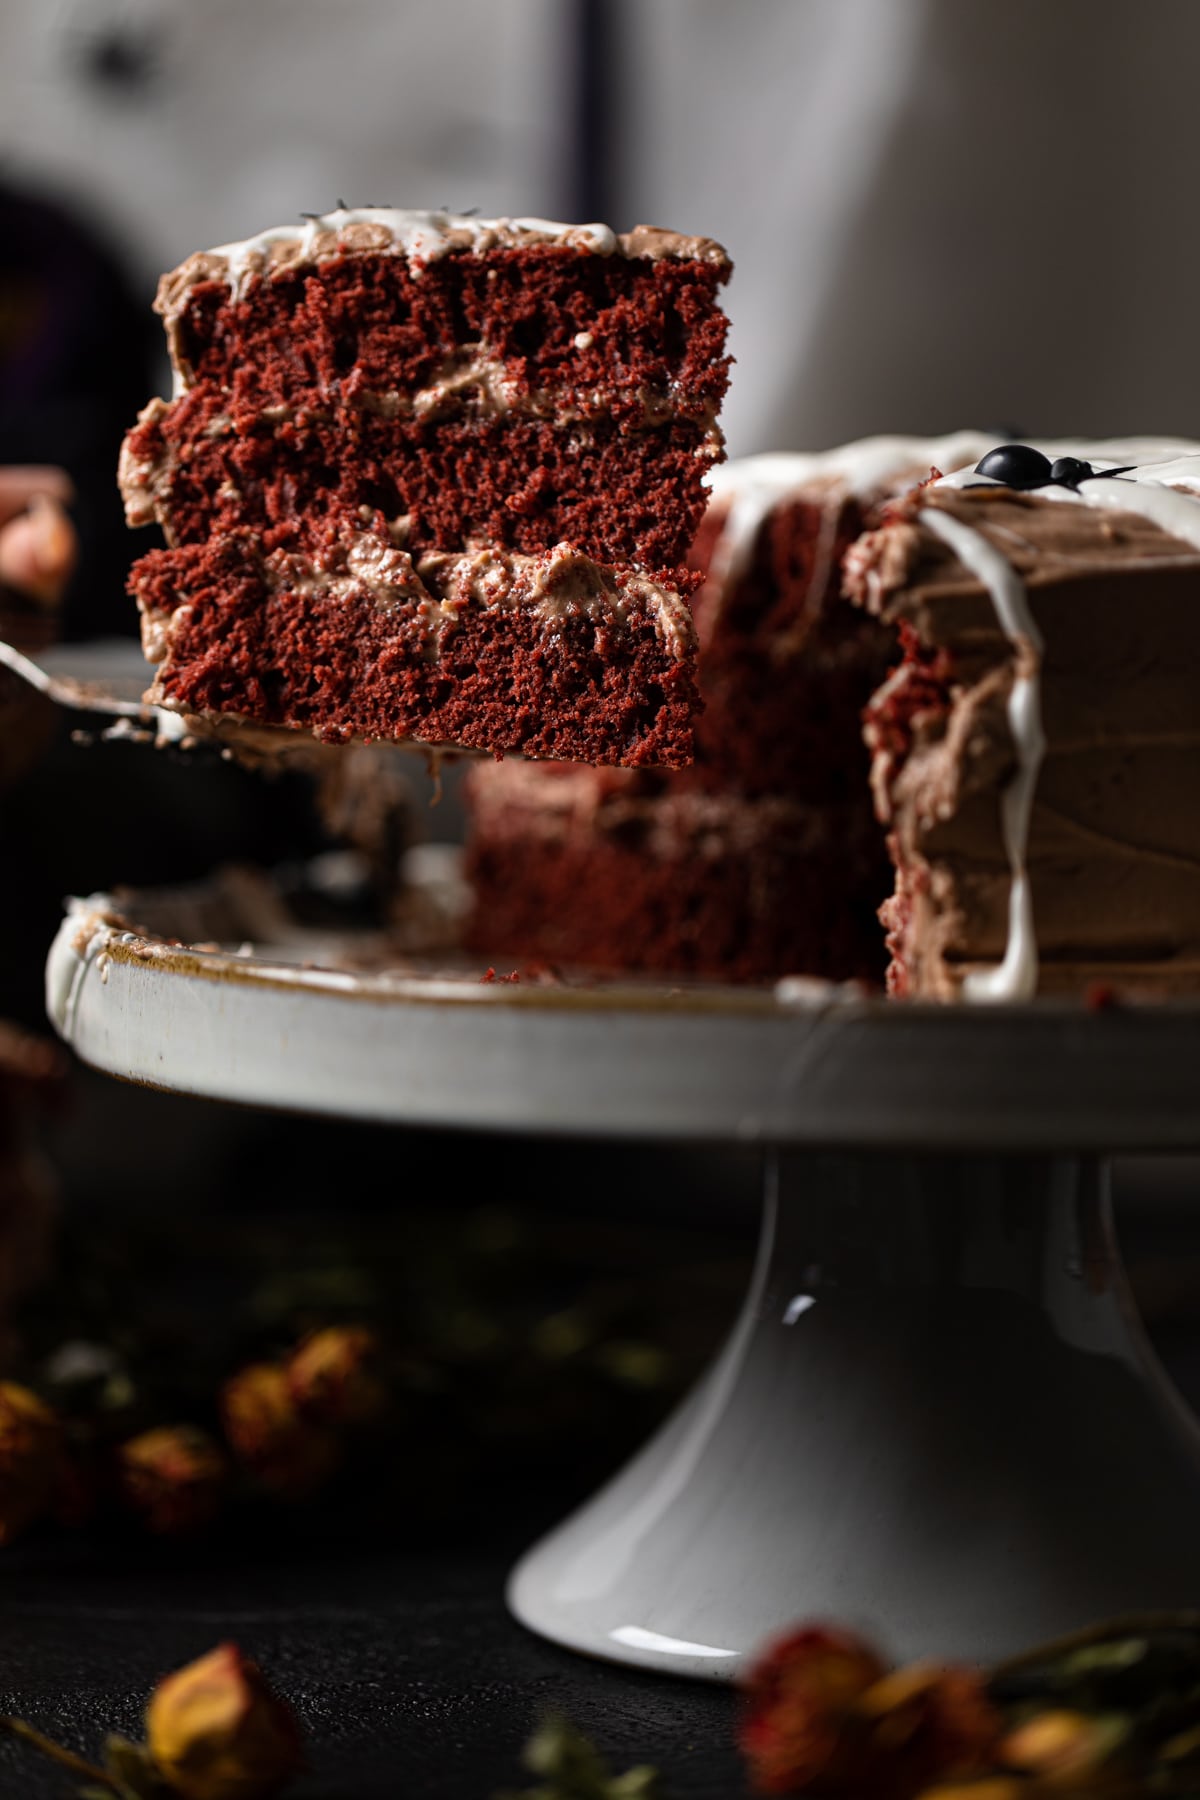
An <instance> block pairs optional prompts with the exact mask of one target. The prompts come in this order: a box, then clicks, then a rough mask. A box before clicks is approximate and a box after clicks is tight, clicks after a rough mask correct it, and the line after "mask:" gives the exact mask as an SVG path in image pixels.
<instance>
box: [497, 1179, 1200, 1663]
mask: <svg viewBox="0 0 1200 1800" xmlns="http://www.w3.org/2000/svg"><path fill="white" fill-rule="evenodd" d="M766 1185H767V1192H766V1206H765V1221H764V1227H763V1234H762V1241H761V1245H760V1249H759V1255H758V1260H757V1264H756V1267H755V1271H754V1276H753V1279H752V1282H751V1285H750V1292H749V1294H748V1296H747V1299H746V1302H745V1305H744V1307H743V1310H742V1313H741V1316H740V1318H739V1320H738V1322H737V1324H736V1326H735V1328H734V1330H733V1332H732V1334H731V1336H730V1338H729V1341H728V1343H727V1344H726V1346H725V1349H724V1350H723V1352H722V1353H721V1355H720V1356H719V1357H718V1359H717V1361H716V1362H715V1364H714V1365H713V1366H712V1368H711V1369H710V1370H709V1372H708V1374H707V1375H706V1376H705V1378H704V1379H703V1380H702V1381H701V1383H700V1384H699V1386H698V1387H697V1388H696V1390H695V1391H694V1392H693V1393H692V1395H691V1396H690V1398H689V1399H688V1400H687V1401H686V1402H685V1403H684V1404H683V1406H682V1407H681V1408H680V1409H679V1411H678V1412H677V1413H676V1414H675V1415H674V1417H673V1418H672V1419H671V1420H670V1421H669V1422H668V1423H667V1424H666V1426H665V1427H664V1428H663V1429H662V1430H661V1431H660V1432H659V1433H658V1435H657V1436H656V1437H655V1438H654V1439H653V1440H652V1442H651V1443H650V1444H649V1445H648V1446H647V1447H646V1448H645V1449H644V1450H643V1451H642V1452H641V1454H640V1455H638V1456H637V1457H636V1458H635V1459H634V1460H633V1461H632V1462H631V1463H630V1464H629V1465H628V1466H627V1467H626V1468H625V1469H624V1470H623V1471H622V1473H621V1474H619V1475H618V1476H617V1477H616V1479H615V1480H614V1481H612V1482H611V1483H610V1484H609V1485H608V1486H607V1487H605V1488H604V1489H603V1490H602V1491H601V1492H600V1493H599V1494H598V1495H597V1496H596V1497H595V1498H594V1499H593V1500H591V1501H590V1502H589V1503H588V1504H587V1505H585V1506H584V1507H583V1508H582V1509H581V1510H580V1511H579V1512H578V1513H576V1514H575V1515H574V1516H573V1517H572V1518H570V1519H569V1520H568V1521H567V1522H566V1523H565V1524H563V1525H562V1526H560V1527H559V1528H558V1529H557V1530H556V1531H554V1532H553V1533H552V1534H551V1535H550V1536H548V1537H547V1538H545V1539H544V1540H543V1541H542V1542H541V1543H540V1544H538V1545H537V1546H536V1547H535V1548H534V1549H533V1550H531V1551H530V1552H529V1553H528V1555H527V1556H526V1557H525V1558H524V1559H523V1560H522V1562H521V1563H520V1565H519V1566H518V1568H517V1569H516V1571H515V1573H514V1575H513V1577H512V1580H511V1584H510V1589H509V1599H510V1604H511V1606H512V1608H513V1610H514V1611H515V1613H516V1614H517V1616H518V1618H519V1619H521V1620H522V1621H523V1622H524V1623H525V1624H526V1625H528V1626H530V1627H532V1628H533V1629H534V1630H535V1631H538V1632H540V1633H542V1634H543V1635H544V1636H546V1637H549V1638H552V1639H555V1640H557V1641H558V1642H560V1643H564V1644H567V1645H570V1646H571V1647H573V1648H575V1649H577V1650H583V1651H587V1652H590V1653H592V1654H595V1655H599V1656H605V1657H610V1658H616V1659H618V1660H621V1661H625V1662H631V1663H638V1664H642V1665H645V1666H650V1667H656V1668H661V1669H665V1670H673V1671H675V1672H677V1673H680V1674H686V1675H690V1676H700V1677H706V1678H710V1679H718V1680H719V1679H729V1678H732V1677H734V1676H736V1675H737V1673H738V1672H739V1670H740V1669H741V1668H742V1667H743V1666H744V1659H745V1658H746V1657H747V1655H753V1653H754V1652H755V1651H756V1650H757V1649H758V1648H759V1647H760V1646H761V1645H762V1644H763V1642H764V1640H766V1639H768V1638H769V1637H770V1636H771V1635H772V1633H775V1632H778V1631H780V1630H781V1629H785V1628H787V1627H788V1626H789V1625H791V1624H794V1623H795V1622H797V1621H801V1620H812V1619H821V1618H825V1619H835V1620H838V1621H841V1622H843V1623H849V1624H852V1625H856V1626H858V1627H859V1628H861V1629H863V1630H864V1631H866V1632H868V1633H870V1634H872V1635H873V1636H875V1637H876V1638H877V1639H878V1640H879V1641H880V1642H881V1643H882V1644H883V1645H884V1647H885V1648H886V1649H888V1650H890V1651H891V1652H892V1653H894V1654H896V1655H898V1656H903V1657H911V1656H920V1655H924V1654H935V1655H937V1656H941V1657H961V1658H966V1659H972V1660H973V1659H990V1658H994V1657H999V1656H1002V1655H1005V1654H1010V1653H1012V1652H1015V1651H1017V1650H1018V1649H1020V1648H1022V1647H1024V1646H1027V1645H1029V1644H1030V1643H1032V1642H1034V1641H1037V1640H1038V1639H1041V1638H1045V1637H1051V1636H1055V1635H1058V1634H1059V1633H1062V1632H1065V1631H1067V1630H1070V1629H1073V1628H1075V1627H1078V1626H1080V1625H1083V1624H1087V1623H1089V1622H1091V1621H1093V1620H1096V1619H1099V1618H1102V1617H1105V1616H1109V1615H1113V1614H1116V1613H1119V1612H1123V1611H1128V1610H1134V1609H1137V1610H1140V1609H1146V1608H1155V1607H1180V1606H1186V1605H1189V1604H1195V1603H1197V1602H1198V1601H1200V1430H1198V1428H1197V1426H1196V1425H1195V1423H1194V1422H1193V1420H1192V1417H1191V1414H1190V1413H1189V1412H1188V1410H1187V1409H1186V1407H1185V1406H1184V1404H1183V1403H1182V1401H1181V1400H1180V1399H1179V1397H1178V1396H1177V1394H1176V1392H1175V1390H1174V1389H1173V1388H1172V1386H1171V1384H1170V1382H1169V1381H1168V1379H1167V1377H1166V1376H1165V1375H1164V1373H1163V1371H1162V1370H1161V1368H1160V1366H1159V1365H1158V1363H1157V1361H1156V1359H1155V1357H1154V1354H1153V1352H1152V1350H1151V1349H1150V1347H1149V1345H1148V1343H1147V1341H1146V1338H1145V1336H1144V1333H1143V1331H1142V1328H1141V1325H1140V1323H1139V1321H1138V1318H1137V1315H1136V1312H1135V1310H1134V1308H1133V1305H1132V1303H1131V1300H1130V1297H1129V1293H1128V1290H1127V1286H1126V1282H1125V1277H1124V1273H1123V1270H1122V1267H1121V1262H1120V1257H1119V1253H1118V1250H1117V1247H1116V1242H1115V1238H1114V1234H1113V1229H1112V1222H1111V1216H1110V1209H1109V1203H1108V1196H1107V1187H1106V1169H1105V1165H1104V1164H1103V1163H1102V1162H1101V1161H1099V1160H1098V1159H1094V1158H1093V1159H1089V1158H1081V1157H1065V1156H1057V1157H1051V1156H1038V1157H1031V1156H1009V1157H1001V1156H990V1157H983V1156H955V1155H928V1156H919V1157H917V1156H909V1157H903V1156H893V1155H888V1154H882V1153H864V1154H849V1153H838V1154H835V1153H817V1152H811V1151H799V1150H797V1151H782V1152H776V1153H773V1154H772V1155H771V1156H770V1158H769V1161H768V1167H767V1184H766Z"/></svg>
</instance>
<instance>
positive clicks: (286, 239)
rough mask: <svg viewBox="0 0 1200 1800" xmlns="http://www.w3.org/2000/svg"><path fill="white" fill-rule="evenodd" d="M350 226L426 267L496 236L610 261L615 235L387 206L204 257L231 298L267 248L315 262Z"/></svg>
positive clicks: (285, 228) (604, 229)
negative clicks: (296, 250)
mask: <svg viewBox="0 0 1200 1800" xmlns="http://www.w3.org/2000/svg"><path fill="white" fill-rule="evenodd" d="M352 225H370V226H375V227H376V228H377V229H378V230H379V231H380V232H381V233H386V235H387V237H388V239H389V240H390V245H389V246H388V248H390V251H391V253H392V254H394V255H397V256H407V257H408V258H409V259H410V260H412V261H414V262H431V261H433V260H434V258H436V257H438V256H442V255H444V254H445V252H446V251H447V250H449V249H450V248H451V247H452V246H453V245H457V244H462V243H463V242H464V240H465V241H466V242H467V243H468V244H469V245H470V247H471V248H472V249H482V248H484V247H485V246H486V245H487V244H488V243H489V242H491V241H492V240H493V239H494V238H495V237H496V236H498V235H501V236H503V235H507V234H509V233H510V232H522V233H528V234H529V235H530V236H531V237H535V238H538V239H539V240H542V241H546V242H551V243H556V242H562V241H564V240H565V239H566V238H568V237H569V238H570V240H571V242H572V243H575V244H579V245H581V246H586V247H588V248H589V249H591V250H594V251H595V252H596V254H597V255H598V256H611V255H612V254H613V252H614V251H615V250H616V249H617V235H616V233H615V232H614V231H613V230H612V229H611V228H610V227H609V226H607V225H599V224H591V225H567V224H563V223H561V222H560V221H559V220H556V219H534V218H525V219H477V218H475V217H474V215H473V214H470V213H448V212H419V211H413V210H410V209H407V208H401V207H391V206H358V207H347V206H341V207H337V208H335V210H334V211H333V212H329V213H310V214H308V215H307V216H306V218H305V220H304V223H303V225H274V226H272V227H270V229H268V230H267V231H260V232H259V233H258V234H257V236H255V237H249V238H243V239H242V240H241V241H240V242H239V243H234V244H217V245H216V246H215V247H214V248H213V249H212V250H211V251H210V252H209V254H210V255H211V256H223V257H224V258H225V259H226V261H227V262H228V264H229V280H230V286H231V287H232V288H233V291H234V293H235V295H236V294H238V293H240V291H241V288H242V286H243V284H244V282H245V280H246V277H247V275H248V274H250V273H251V271H252V270H253V269H254V267H255V266H256V264H257V263H258V262H259V261H260V260H261V259H262V258H263V257H265V256H266V255H267V253H268V251H269V250H270V247H271V245H272V244H291V243H295V244H298V245H299V247H300V259H301V261H310V260H315V258H316V255H317V249H318V239H320V238H321V237H323V236H324V235H325V234H327V233H330V232H332V233H334V234H335V236H337V237H340V236H341V235H342V233H343V232H345V231H346V230H348V229H349V227H350V226H352Z"/></svg>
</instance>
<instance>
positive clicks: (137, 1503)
mask: <svg viewBox="0 0 1200 1800" xmlns="http://www.w3.org/2000/svg"><path fill="white" fill-rule="evenodd" d="M227 1476H228V1464H227V1461H226V1458H225V1455H224V1453H223V1451H222V1450H221V1447H220V1445H219V1444H217V1443H215V1442H214V1441H213V1439H212V1438H211V1437H210V1436H209V1435H208V1433H207V1432H206V1431H201V1430H199V1428H198V1427H196V1426H194V1425H162V1426H159V1427H158V1428H157V1429H156V1430H154V1431H143V1432H142V1433H141V1434H140V1436H138V1437H135V1438H130V1439H129V1441H128V1443H125V1444H122V1445H121V1448H120V1449H119V1450H118V1452H117V1483H118V1487H119V1490H120V1493H121V1497H122V1498H123V1500H124V1501H125V1503H126V1505H127V1506H128V1507H129V1508H130V1510H131V1511H133V1512H134V1513H136V1514H137V1516H138V1517H139V1518H140V1519H141V1520H142V1522H143V1524H145V1525H147V1526H148V1527H149V1528H150V1530H151V1531H153V1532H157V1533H159V1534H160V1535H162V1536H164V1537H174V1536H181V1535H183V1534H185V1533H187V1532H190V1531H198V1530H200V1529H201V1528H202V1527H203V1526H205V1525H209V1524H211V1523H212V1521H213V1519H215V1518H216V1516H217V1514H218V1512H219V1511H220V1509H221V1502H222V1500H223V1499H224V1495H225V1486H226V1480H227Z"/></svg>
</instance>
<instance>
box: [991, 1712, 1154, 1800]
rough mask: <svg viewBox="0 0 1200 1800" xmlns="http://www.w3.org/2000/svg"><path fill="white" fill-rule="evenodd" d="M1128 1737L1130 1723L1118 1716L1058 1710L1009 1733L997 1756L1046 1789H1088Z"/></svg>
mask: <svg viewBox="0 0 1200 1800" xmlns="http://www.w3.org/2000/svg"><path fill="white" fill-rule="evenodd" d="M1128 1736H1129V1725H1128V1722H1127V1721H1126V1720H1125V1719H1123V1718H1121V1717H1119V1716H1116V1715H1107V1716H1105V1715H1101V1716H1096V1715H1088V1714H1086V1713H1080V1712H1071V1711H1069V1710H1066V1709H1056V1710H1054V1711H1051V1712H1043V1713H1037V1714H1035V1716H1034V1717H1033V1718H1032V1719H1027V1720H1026V1721H1025V1723H1024V1724H1023V1725H1018V1726H1017V1727H1016V1729H1015V1730H1013V1731H1010V1732H1009V1733H1008V1734H1007V1736H1006V1737H1005V1739H1004V1742H1003V1743H1002V1744H1001V1746H1000V1751H999V1754H998V1756H997V1759H996V1760H997V1761H998V1762H1000V1763H1002V1764H1003V1765H1004V1767H1005V1768H1006V1769H1015V1770H1019V1771H1020V1773H1021V1774H1022V1775H1027V1776H1032V1777H1034V1778H1035V1779H1036V1780H1037V1781H1038V1782H1039V1783H1040V1784H1041V1785H1043V1786H1045V1787H1050V1788H1054V1789H1055V1790H1059V1789H1061V1790H1062V1791H1063V1792H1064V1793H1071V1792H1075V1793H1083V1792H1090V1791H1091V1790H1092V1787H1093V1786H1094V1783H1095V1780H1096V1778H1097V1776H1098V1775H1099V1774H1100V1773H1101V1771H1102V1770H1103V1769H1104V1768H1105V1766H1106V1764H1109V1763H1110V1762H1111V1760H1112V1758H1113V1756H1114V1755H1115V1754H1116V1753H1117V1752H1118V1751H1119V1750H1120V1749H1121V1747H1122V1746H1123V1744H1124V1743H1125V1742H1126V1740H1127V1739H1128Z"/></svg>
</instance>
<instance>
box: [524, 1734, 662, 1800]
mask: <svg viewBox="0 0 1200 1800" xmlns="http://www.w3.org/2000/svg"><path fill="white" fill-rule="evenodd" d="M521 1760H522V1762H523V1763H524V1764H525V1767H526V1768H527V1769H528V1770H529V1772H530V1774H531V1775H536V1776H537V1777H538V1778H539V1779H538V1785H537V1787H535V1788H525V1789H523V1790H522V1792H521V1793H520V1794H509V1795H507V1796H505V1795H498V1796H497V1800H659V1796H660V1795H661V1794H662V1783H661V1781H660V1779H659V1774H658V1771H657V1769H652V1768H651V1767H650V1766H649V1764H646V1763H642V1764H639V1765H638V1767H637V1768H634V1769H626V1771H625V1773H624V1774H623V1775H611V1774H610V1773H609V1770H608V1766H607V1764H606V1763H605V1761H604V1759H603V1757H602V1756H601V1755H600V1753H599V1751H598V1750H597V1749H596V1746H595V1745H594V1744H593V1743H592V1742H591V1740H590V1738H586V1737H584V1735H583V1733H582V1732H580V1731H578V1730H576V1728H575V1726H574V1725H572V1724H571V1722H570V1720H569V1719H564V1718H563V1717H562V1716H561V1715H560V1714H557V1713H553V1714H551V1715H550V1717H549V1718H547V1719H545V1720H544V1721H543V1722H542V1724H541V1725H540V1726H539V1727H538V1729H537V1730H536V1731H535V1732H534V1734H533V1736H532V1737H531V1738H530V1739H529V1741H528V1743H527V1744H526V1746H525V1749H524V1751H523V1753H522V1756H521Z"/></svg>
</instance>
